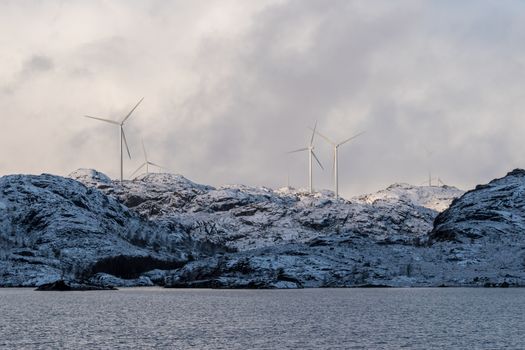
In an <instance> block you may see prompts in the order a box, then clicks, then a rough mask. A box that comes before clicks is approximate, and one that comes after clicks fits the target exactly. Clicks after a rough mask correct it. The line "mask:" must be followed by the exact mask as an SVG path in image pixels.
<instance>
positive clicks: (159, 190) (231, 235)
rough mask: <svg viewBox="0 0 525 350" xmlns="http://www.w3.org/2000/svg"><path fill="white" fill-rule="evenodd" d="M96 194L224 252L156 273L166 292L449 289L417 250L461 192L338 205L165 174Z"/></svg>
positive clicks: (434, 256)
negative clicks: (380, 287)
mask: <svg viewBox="0 0 525 350" xmlns="http://www.w3.org/2000/svg"><path fill="white" fill-rule="evenodd" d="M79 180H80V181H86V180H84V179H79ZM89 182H90V183H96V181H89ZM86 184H88V185H89V183H86ZM95 186H96V185H95ZM102 191H104V192H105V193H106V194H108V195H110V196H112V197H114V198H117V199H118V200H119V201H120V202H121V203H124V204H126V205H127V206H128V207H129V208H130V209H131V210H133V211H136V212H137V213H139V214H140V215H141V216H142V217H144V218H148V219H149V220H151V221H152V222H154V223H157V224H162V225H165V226H168V227H179V228H180V229H181V230H182V231H184V232H187V233H188V235H189V236H190V237H191V239H192V241H193V243H194V245H195V246H198V247H199V249H201V250H203V251H204V252H206V247H207V245H214V246H215V247H217V246H223V247H224V250H223V251H222V252H220V250H219V249H217V248H215V249H214V251H213V252H211V251H207V252H208V253H210V254H209V255H211V256H210V257H207V258H206V257H204V258H198V259H195V260H194V261H192V262H190V263H188V264H186V265H185V266H184V267H183V268H181V269H176V270H174V271H171V272H165V271H164V272H162V271H161V272H157V273H156V274H155V281H159V280H161V279H162V278H161V277H160V276H161V275H162V274H164V275H165V278H164V283H165V284H166V286H171V287H216V288H240V287H243V288H285V287H287V288H288V287H294V288H298V287H326V286H334V287H341V286H356V285H367V284H374V285H385V284H388V285H391V286H408V285H412V286H416V285H420V286H426V285H439V284H443V283H449V282H450V280H448V279H446V278H443V276H442V274H441V273H440V270H439V268H440V267H439V266H438V265H436V262H437V261H438V260H439V259H440V258H439V255H440V254H441V252H436V251H435V250H432V249H430V248H428V247H425V245H426V244H427V243H428V233H429V232H430V231H431V230H432V223H433V221H434V219H435V217H436V216H437V214H438V210H440V209H441V208H444V207H446V205H447V204H448V203H450V202H452V200H453V199H454V198H456V197H458V196H460V195H461V194H462V193H463V192H462V191H460V190H458V189H456V188H453V187H434V186H432V187H429V186H410V185H406V184H396V185H392V186H390V187H389V188H387V189H385V190H382V191H380V192H378V193H376V194H370V195H365V196H359V197H356V198H353V199H351V200H344V199H338V200H336V199H335V198H334V196H333V193H332V192H330V191H322V192H317V193H314V194H310V193H308V192H307V191H305V190H295V189H293V188H283V189H279V190H272V189H269V188H265V187H260V188H259V187H249V186H242V185H228V186H221V187H218V188H214V187H211V186H205V185H199V184H196V183H194V182H191V181H189V180H187V179H185V178H184V177H182V176H180V175H168V174H149V175H145V176H140V177H138V178H136V179H135V180H132V181H124V182H123V183H122V184H116V183H115V184H114V185H113V186H111V187H104V188H102ZM204 255H206V254H202V255H201V256H204ZM156 283H158V282H156ZM450 283H452V282H450ZM454 283H456V282H454Z"/></svg>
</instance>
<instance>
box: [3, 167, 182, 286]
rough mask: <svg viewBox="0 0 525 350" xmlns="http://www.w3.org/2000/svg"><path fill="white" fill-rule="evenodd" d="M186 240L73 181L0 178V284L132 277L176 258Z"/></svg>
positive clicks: (179, 257) (178, 261)
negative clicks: (59, 279) (109, 275)
mask: <svg viewBox="0 0 525 350" xmlns="http://www.w3.org/2000/svg"><path fill="white" fill-rule="evenodd" d="M188 241H189V239H188V237H187V236H185V235H184V233H183V232H181V231H177V230H168V229H167V228H165V227H162V226H161V225H153V224H152V223H151V222H148V221H145V220H143V219H142V218H140V217H139V216H138V215H137V214H135V213H134V212H133V211H130V210H129V209H128V208H127V207H125V206H124V205H122V204H121V203H119V202H118V201H117V200H115V199H113V198H112V197H109V196H106V195H104V194H103V193H102V192H100V191H99V190H96V189H93V188H89V187H86V186H84V185H82V184H81V183H79V182H77V181H74V180H71V179H66V178H62V177H59V176H52V175H40V176H30V175H13V176H4V177H2V178H0V286H24V285H27V286H32V285H38V284H41V283H45V282H47V281H52V280H56V279H58V278H61V277H65V278H67V279H75V280H84V279H86V278H95V279H97V278H98V279H104V278H105V277H104V273H109V274H111V275H113V276H117V277H122V278H125V279H128V280H129V279H133V278H138V277H139V276H140V274H141V273H143V272H145V271H148V270H153V269H155V268H175V267H178V266H181V265H182V264H183V263H184V262H185V261H186V260H187V254H188V252H190V251H191V246H188V244H187V242H188ZM97 273H98V275H96V274H97ZM115 280H118V278H116V279H115ZM137 283H138V284H144V283H145V284H148V283H151V282H147V281H144V280H142V281H136V284H137Z"/></svg>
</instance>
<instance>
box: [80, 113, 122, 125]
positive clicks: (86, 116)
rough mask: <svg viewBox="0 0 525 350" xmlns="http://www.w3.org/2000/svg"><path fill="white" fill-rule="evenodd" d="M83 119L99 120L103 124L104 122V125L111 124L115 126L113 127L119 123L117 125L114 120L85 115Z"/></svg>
mask: <svg viewBox="0 0 525 350" xmlns="http://www.w3.org/2000/svg"><path fill="white" fill-rule="evenodd" d="M84 117H85V118H90V119H95V120H100V121H103V122H106V123H111V124H115V125H120V124H119V123H117V122H116V121H114V120H109V119H104V118H98V117H92V116H90V115H85V116H84Z"/></svg>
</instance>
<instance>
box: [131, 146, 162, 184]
mask: <svg viewBox="0 0 525 350" xmlns="http://www.w3.org/2000/svg"><path fill="white" fill-rule="evenodd" d="M142 152H143V153H144V163H142V164H141V165H140V166H139V167H138V168H137V170H135V171H134V172H133V174H131V176H130V177H133V175H135V174H136V173H138V172H139V170H140V169H142V168H144V167H146V174H149V166H150V165H153V166H156V167H157V168H160V169H162V167H161V166H160V165H158V164H155V163H153V162H150V161H149V160H148V154H147V153H146V147H144V140H142Z"/></svg>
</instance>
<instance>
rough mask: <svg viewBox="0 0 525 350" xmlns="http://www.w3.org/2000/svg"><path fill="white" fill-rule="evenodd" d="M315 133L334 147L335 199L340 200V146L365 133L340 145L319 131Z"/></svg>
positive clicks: (361, 133) (353, 137)
mask: <svg viewBox="0 0 525 350" xmlns="http://www.w3.org/2000/svg"><path fill="white" fill-rule="evenodd" d="M314 132H315V133H316V134H317V135H319V136H321V137H322V138H323V139H325V140H326V141H327V142H328V143H329V144H331V145H332V146H333V147H334V168H333V170H334V193H335V199H338V198H339V146H342V145H344V144H345V143H347V142H349V141H351V140H353V139H355V138H356V137H359V136H361V135H363V134H364V133H365V131H363V132H360V133H359V134H357V135H354V136H352V137H349V138H347V139H346V140H343V141H341V142H339V143H337V142H335V141H332V140H331V139H329V138H328V137H326V136H324V135H323V134H321V133H320V132H319V131H315V130H314Z"/></svg>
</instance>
